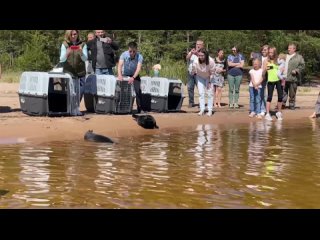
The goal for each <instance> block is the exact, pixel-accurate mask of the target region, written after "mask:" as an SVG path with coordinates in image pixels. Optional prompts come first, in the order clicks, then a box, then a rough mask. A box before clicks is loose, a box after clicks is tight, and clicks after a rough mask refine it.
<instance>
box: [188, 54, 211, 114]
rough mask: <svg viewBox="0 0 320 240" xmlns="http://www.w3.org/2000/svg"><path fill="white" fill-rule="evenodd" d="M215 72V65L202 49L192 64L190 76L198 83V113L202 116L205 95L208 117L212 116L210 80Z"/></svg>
mask: <svg viewBox="0 0 320 240" xmlns="http://www.w3.org/2000/svg"><path fill="white" fill-rule="evenodd" d="M214 71H215V63H214V61H213V59H212V58H210V57H209V53H208V51H207V50H205V49H204V48H202V49H200V51H199V53H198V58H197V59H196V60H195V61H194V62H193V64H192V74H193V75H195V78H196V79H197V82H198V90H199V103H200V112H199V113H198V115H199V116H202V115H203V114H204V111H205V93H207V95H208V116H211V115H212V110H213V96H212V95H213V87H212V84H211V83H210V80H211V79H212V77H213V74H214Z"/></svg>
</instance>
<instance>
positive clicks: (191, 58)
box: [186, 39, 204, 108]
mask: <svg viewBox="0 0 320 240" xmlns="http://www.w3.org/2000/svg"><path fill="white" fill-rule="evenodd" d="M202 48H204V42H203V40H201V39H198V40H197V41H196V46H195V48H192V49H191V50H190V52H189V53H188V54H187V56H186V60H187V62H188V96H189V105H188V107H189V108H192V107H194V106H195V104H194V88H195V86H197V85H198V82H197V79H196V77H195V75H193V74H192V64H193V63H194V62H195V61H196V60H197V58H198V52H199V51H200V49H202Z"/></svg>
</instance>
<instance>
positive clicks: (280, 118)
mask: <svg viewBox="0 0 320 240" xmlns="http://www.w3.org/2000/svg"><path fill="white" fill-rule="evenodd" d="M276 116H277V118H278V120H280V121H281V120H282V119H283V118H282V113H281V112H277V113H276Z"/></svg>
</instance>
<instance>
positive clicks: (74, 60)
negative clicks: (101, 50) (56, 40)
mask: <svg viewBox="0 0 320 240" xmlns="http://www.w3.org/2000/svg"><path fill="white" fill-rule="evenodd" d="M87 58H88V51H87V45H86V44H85V43H84V42H82V41H81V40H80V37H79V30H67V31H66V33H65V40H64V41H63V43H62V45H61V50H60V63H62V64H63V72H65V73H69V74H70V75H71V76H72V79H73V83H74V91H75V93H76V94H77V96H78V101H77V112H76V113H74V114H75V115H80V116H81V115H83V114H82V113H81V112H80V102H81V99H82V97H83V93H84V84H85V76H86V66H85V61H86V60H87Z"/></svg>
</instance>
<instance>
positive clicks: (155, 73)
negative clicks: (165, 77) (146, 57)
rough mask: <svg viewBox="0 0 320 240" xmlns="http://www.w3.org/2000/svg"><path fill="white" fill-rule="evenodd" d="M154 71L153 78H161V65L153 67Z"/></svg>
mask: <svg viewBox="0 0 320 240" xmlns="http://www.w3.org/2000/svg"><path fill="white" fill-rule="evenodd" d="M152 69H153V76H154V77H159V76H160V70H161V65H160V64H156V65H154V66H153V67H152Z"/></svg>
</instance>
